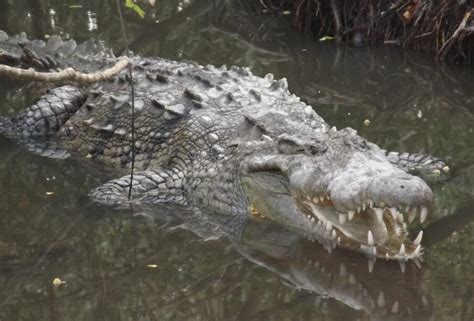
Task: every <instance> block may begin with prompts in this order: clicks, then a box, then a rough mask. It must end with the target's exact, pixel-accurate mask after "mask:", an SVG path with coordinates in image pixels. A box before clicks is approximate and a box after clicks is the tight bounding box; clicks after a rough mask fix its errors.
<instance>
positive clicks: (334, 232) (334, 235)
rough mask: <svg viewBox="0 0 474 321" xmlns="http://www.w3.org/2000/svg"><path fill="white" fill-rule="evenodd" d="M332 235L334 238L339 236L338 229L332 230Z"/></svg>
mask: <svg viewBox="0 0 474 321" xmlns="http://www.w3.org/2000/svg"><path fill="white" fill-rule="evenodd" d="M331 236H332V238H333V239H336V238H337V233H336V230H332V233H331Z"/></svg>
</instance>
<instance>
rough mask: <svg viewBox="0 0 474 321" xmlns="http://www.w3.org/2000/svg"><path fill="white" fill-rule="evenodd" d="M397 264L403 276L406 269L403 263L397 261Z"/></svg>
mask: <svg viewBox="0 0 474 321" xmlns="http://www.w3.org/2000/svg"><path fill="white" fill-rule="evenodd" d="M398 264H400V270H401V271H402V273H403V274H405V268H406V263H405V261H398Z"/></svg>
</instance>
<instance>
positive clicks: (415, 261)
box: [413, 257, 421, 269]
mask: <svg viewBox="0 0 474 321" xmlns="http://www.w3.org/2000/svg"><path fill="white" fill-rule="evenodd" d="M413 263H415V265H416V267H417V268H418V269H421V262H420V260H419V258H418V257H415V258H413Z"/></svg>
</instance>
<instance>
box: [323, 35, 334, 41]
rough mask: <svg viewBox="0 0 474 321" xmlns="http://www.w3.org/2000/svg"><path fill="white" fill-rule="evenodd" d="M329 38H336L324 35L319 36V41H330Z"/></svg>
mask: <svg viewBox="0 0 474 321" xmlns="http://www.w3.org/2000/svg"><path fill="white" fill-rule="evenodd" d="M328 40H334V37H331V36H324V37H321V38H319V41H328Z"/></svg>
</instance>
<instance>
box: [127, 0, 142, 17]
mask: <svg viewBox="0 0 474 321" xmlns="http://www.w3.org/2000/svg"><path fill="white" fill-rule="evenodd" d="M125 7H127V8H129V9H132V10H133V11H135V12H136V13H137V14H138V15H139V16H140V17H141V18H142V19H143V18H144V17H145V11H143V9H142V8H140V6H139V5H138V4H136V3H135V2H133V0H125Z"/></svg>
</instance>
